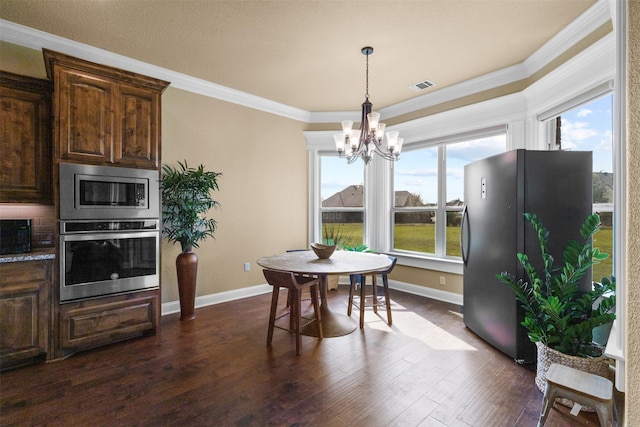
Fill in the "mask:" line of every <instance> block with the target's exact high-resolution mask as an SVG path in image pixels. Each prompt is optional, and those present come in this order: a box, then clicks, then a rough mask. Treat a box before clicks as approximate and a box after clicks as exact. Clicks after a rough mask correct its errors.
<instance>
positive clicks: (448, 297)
mask: <svg viewBox="0 0 640 427" xmlns="http://www.w3.org/2000/svg"><path fill="white" fill-rule="evenodd" d="M389 287H390V288H391V289H395V290H396V291H401V292H406V293H408V294H414V295H420V296H422V297H426V298H431V299H435V300H438V301H444V302H448V303H451V304H456V305H459V306H462V305H463V304H462V294H457V293H455V292H447V291H441V290H439V289H434V288H428V287H426V286H419V285H414V284H411V283H405V282H398V281H397V280H389Z"/></svg>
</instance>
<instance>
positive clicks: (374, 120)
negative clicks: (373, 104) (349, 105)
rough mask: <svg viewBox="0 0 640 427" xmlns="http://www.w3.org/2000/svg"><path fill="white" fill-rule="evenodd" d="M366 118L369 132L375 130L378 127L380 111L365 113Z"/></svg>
mask: <svg viewBox="0 0 640 427" xmlns="http://www.w3.org/2000/svg"><path fill="white" fill-rule="evenodd" d="M367 120H368V121H369V132H375V131H376V130H377V129H378V121H379V120H380V113H369V114H367Z"/></svg>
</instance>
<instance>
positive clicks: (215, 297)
mask: <svg viewBox="0 0 640 427" xmlns="http://www.w3.org/2000/svg"><path fill="white" fill-rule="evenodd" d="M272 289H273V288H272V287H271V286H269V285H267V284H264V285H257V286H249V287H248V288H242V289H234V290H233V291H224V292H218V293H215V294H209V295H201V296H199V297H196V308H200V307H206V306H208V305H214V304H220V303H222V302H227V301H234V300H237V299H242V298H247V297H253V296H256V295H262V294H266V293H270V292H271V290H272ZM161 312H162V315H163V316H164V315H166V314H173V313H180V301H170V302H164V303H162V310H161Z"/></svg>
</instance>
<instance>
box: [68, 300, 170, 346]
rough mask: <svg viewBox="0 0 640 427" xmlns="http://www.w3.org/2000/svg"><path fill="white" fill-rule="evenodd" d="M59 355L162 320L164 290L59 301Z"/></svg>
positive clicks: (145, 330)
mask: <svg viewBox="0 0 640 427" xmlns="http://www.w3.org/2000/svg"><path fill="white" fill-rule="evenodd" d="M57 311H58V319H57V321H58V323H59V324H58V329H59V334H58V340H59V342H58V346H57V350H56V353H57V354H56V357H65V356H68V355H69V354H72V353H74V352H77V351H80V350H85V349H88V348H91V347H96V346H100V345H105V344H110V343H113V342H115V341H120V340H124V339H127V338H132V337H136V336H140V335H147V334H155V333H156V332H157V331H158V328H159V324H160V292H159V291H158V290H151V291H141V292H133V293H129V294H124V295H116V296H111V297H104V298H97V299H89V300H85V301H78V302H71V303H66V304H60V305H58V310H57Z"/></svg>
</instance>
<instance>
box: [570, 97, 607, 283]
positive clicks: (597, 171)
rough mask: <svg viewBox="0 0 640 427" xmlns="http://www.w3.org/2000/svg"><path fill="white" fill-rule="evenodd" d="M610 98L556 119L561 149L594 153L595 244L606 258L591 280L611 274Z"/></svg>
mask: <svg viewBox="0 0 640 427" xmlns="http://www.w3.org/2000/svg"><path fill="white" fill-rule="evenodd" d="M612 102H613V95H611V94H607V95H605V96H602V97H600V98H598V99H596V100H594V101H590V102H588V103H586V104H583V105H581V106H579V107H577V108H573V109H571V110H569V111H566V112H563V113H562V114H561V115H560V116H559V122H560V140H559V141H557V142H558V148H559V149H562V150H580V151H592V153H593V212H595V213H597V214H598V215H600V220H601V222H602V224H601V227H600V231H599V232H598V233H597V234H596V235H595V236H594V240H595V242H594V245H595V246H597V247H599V248H600V251H602V252H606V253H607V254H609V258H607V259H606V260H604V261H602V262H601V263H600V264H597V265H595V266H594V267H593V279H594V280H600V278H602V277H605V276H607V277H608V276H609V275H611V274H613V257H614V251H613V248H614V237H613V212H614V209H613V208H614V199H613V178H614V175H613V174H614V170H613V115H612V109H613V105H612Z"/></svg>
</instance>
